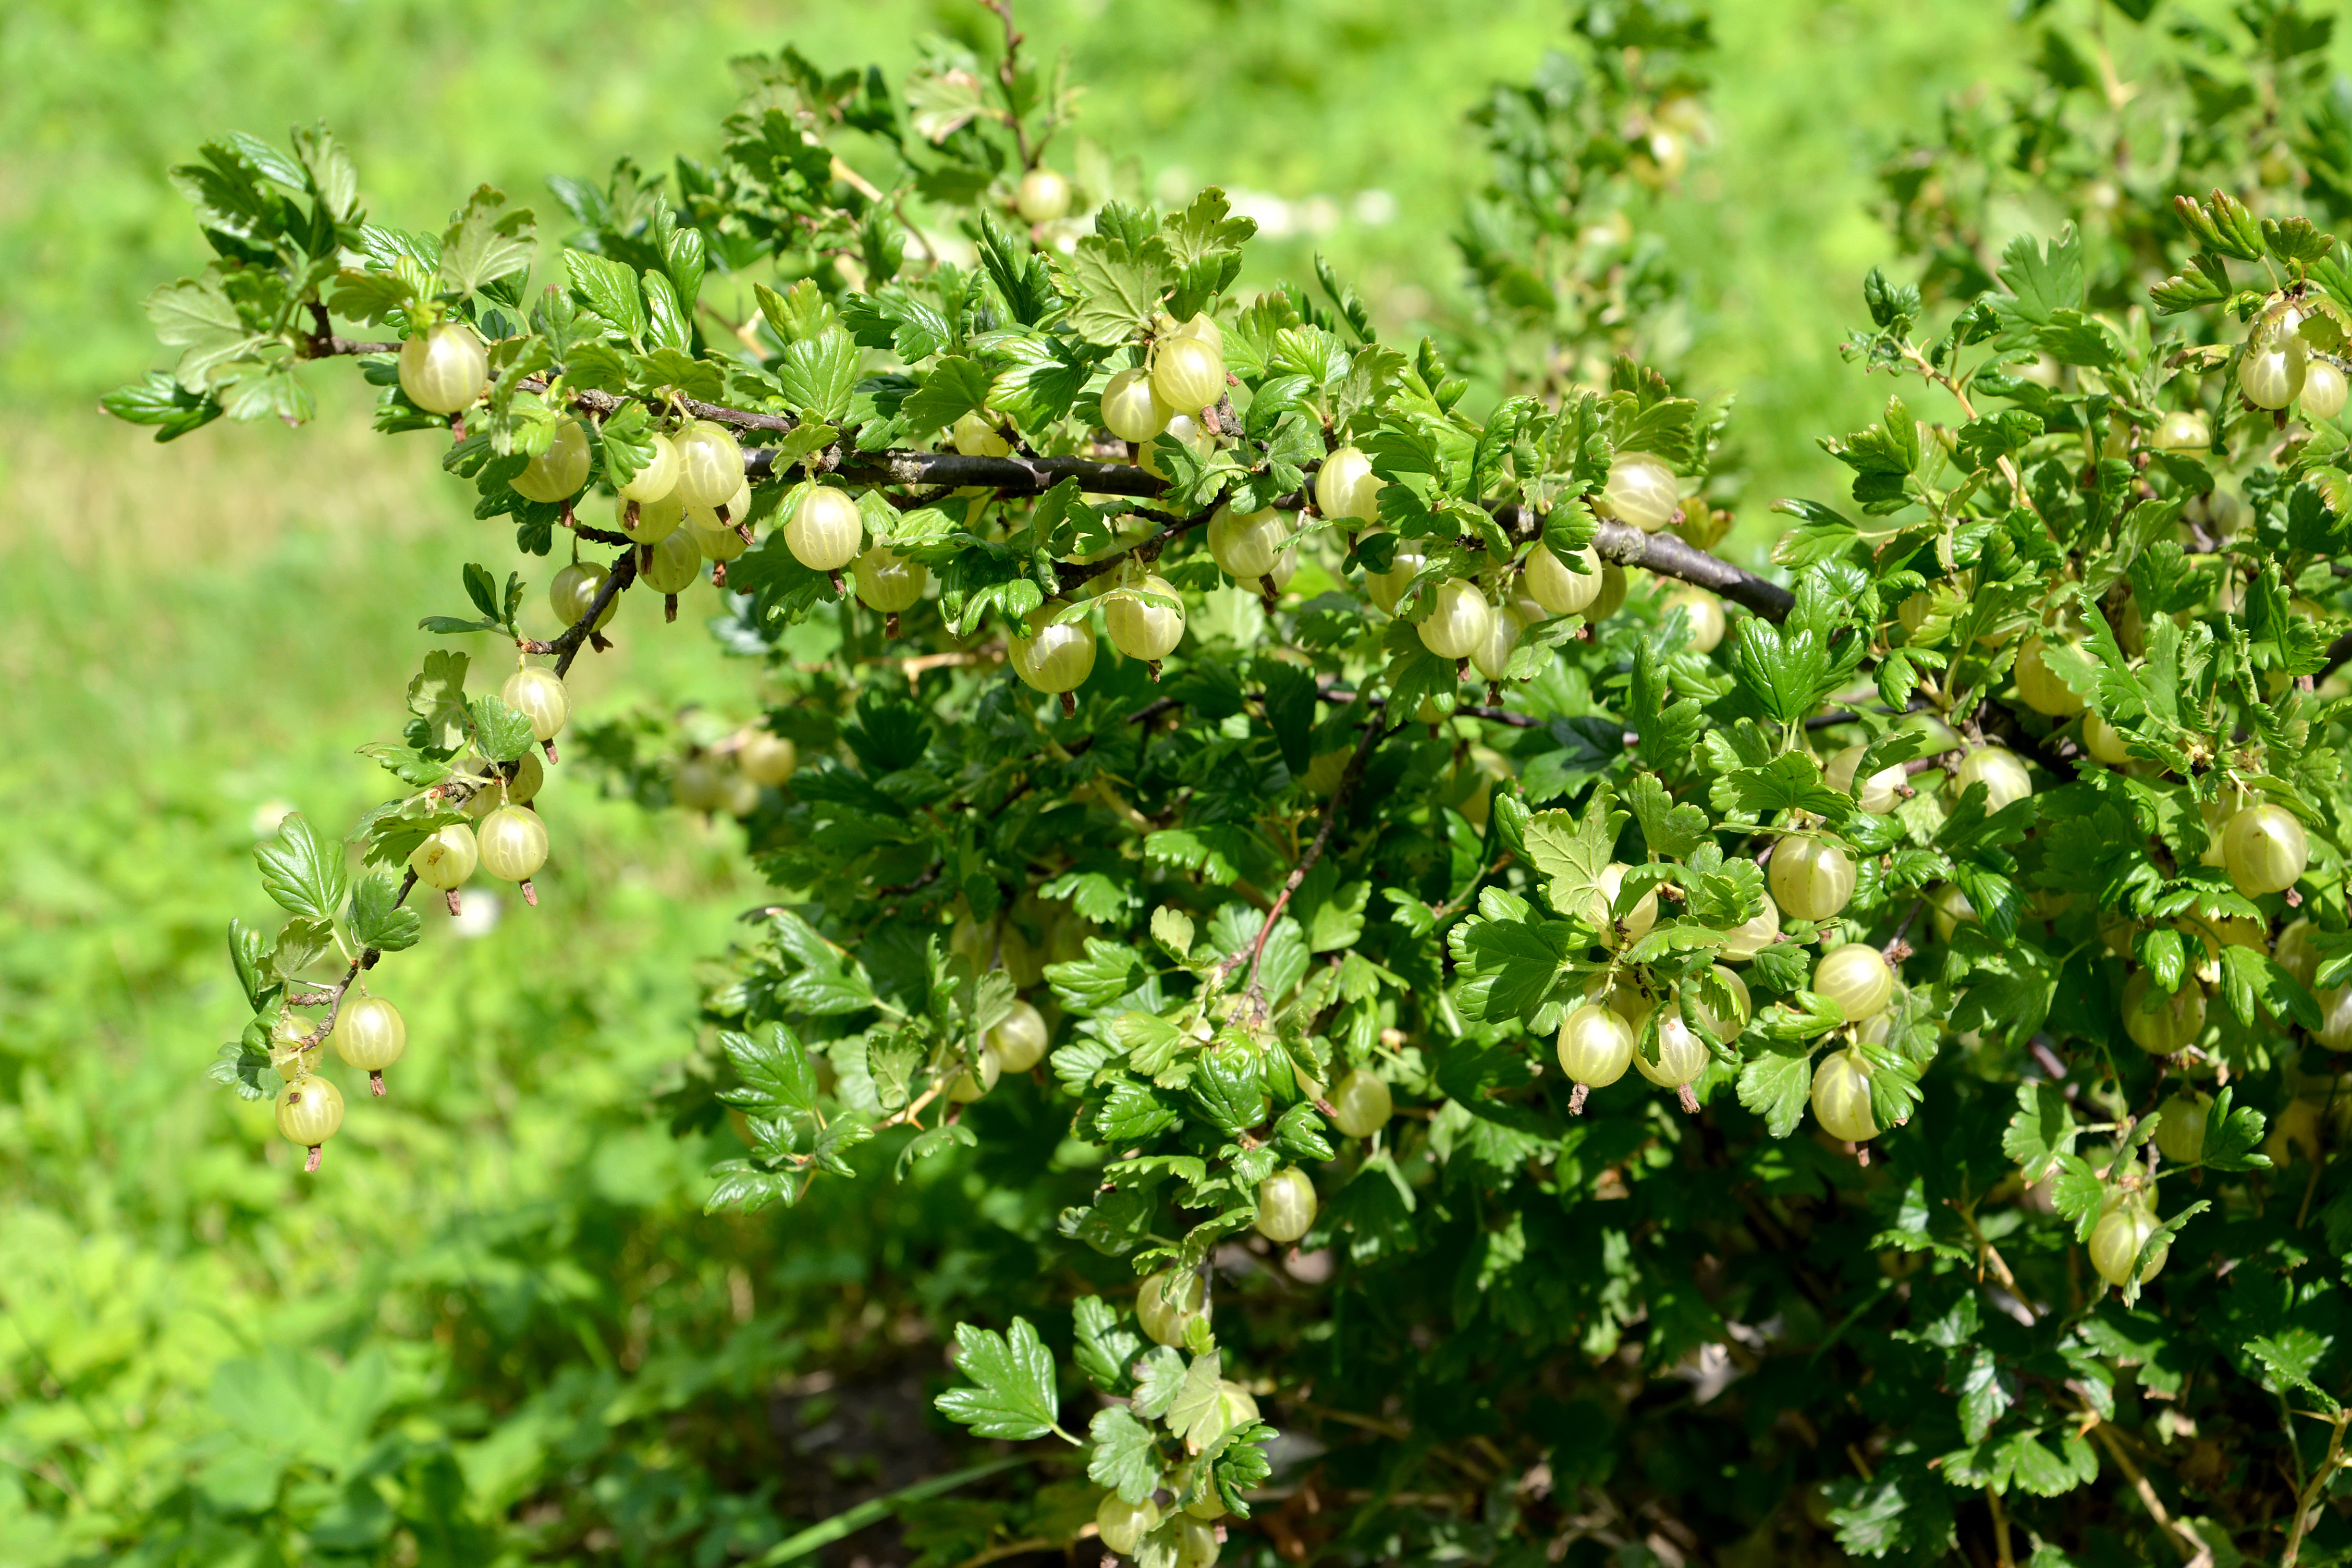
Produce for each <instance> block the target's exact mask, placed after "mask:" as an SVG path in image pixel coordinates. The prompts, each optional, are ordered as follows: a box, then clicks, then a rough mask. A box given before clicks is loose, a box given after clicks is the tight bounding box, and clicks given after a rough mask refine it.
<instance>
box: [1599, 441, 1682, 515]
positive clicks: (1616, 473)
mask: <svg viewBox="0 0 2352 1568" xmlns="http://www.w3.org/2000/svg"><path fill="white" fill-rule="evenodd" d="M1601 505H1602V506H1603V507H1604V508H1605V509H1606V510H1608V512H1609V514H1610V515H1611V516H1612V517H1615V518H1617V519H1619V520H1620V521H1624V522H1630V523H1632V524H1633V526H1634V527H1636V528H1638V529H1640V530H1641V531H1643V532H1644V533H1655V532H1657V531H1659V530H1660V529H1662V528H1664V527H1665V526H1666V524H1667V523H1669V522H1671V521H1674V516H1675V512H1676V511H1677V510H1680V508H1681V506H1682V486H1681V483H1680V481H1678V480H1677V479H1675V470H1674V469H1673V468H1670V467H1668V466H1667V464H1666V461H1665V459H1664V458H1655V457H1653V456H1651V455H1650V454H1649V453H1647V452H1620V453H1619V454H1618V455H1617V457H1616V458H1615V459H1614V460H1613V461H1612V462H1611V464H1610V466H1609V480H1608V483H1607V484H1605V485H1604V486H1602V487H1601Z"/></svg>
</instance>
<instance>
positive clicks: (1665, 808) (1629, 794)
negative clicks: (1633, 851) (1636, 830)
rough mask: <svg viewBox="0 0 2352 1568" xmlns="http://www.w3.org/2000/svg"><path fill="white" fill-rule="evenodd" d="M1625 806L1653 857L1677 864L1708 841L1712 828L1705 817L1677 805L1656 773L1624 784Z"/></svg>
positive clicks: (1694, 809) (1696, 810)
mask: <svg viewBox="0 0 2352 1568" xmlns="http://www.w3.org/2000/svg"><path fill="white" fill-rule="evenodd" d="M1625 804H1626V805H1629V806H1631V807H1633V820H1634V821H1636V822H1638V823H1640V824H1641V825H1642V837H1643V840H1644V841H1646V842H1647V843H1648V845H1649V846H1650V852H1651V853H1652V854H1654V855H1663V856H1664V857H1666V858H1668V859H1673V860H1679V859H1681V858H1683V857H1684V856H1685V855H1688V854H1689V853H1690V852H1691V851H1692V850H1694V849H1696V848H1697V847H1699V846H1700V845H1701V844H1702V843H1705V842H1706V839H1707V837H1708V833H1709V829H1710V828H1711V827H1712V826H1713V825H1712V824H1711V823H1709V822H1708V820H1707V816H1706V812H1704V811H1702V810H1700V809H1699V808H1698V807H1697V806H1696V805H1689V804H1688V803H1685V804H1682V805H1676V804H1675V799H1674V797H1673V796H1672V795H1668V794H1667V793H1666V786H1665V785H1664V784H1661V783H1659V782H1658V776H1657V775H1656V774H1655V773H1636V774H1634V775H1633V778H1632V779H1630V780H1628V781H1627V782H1626V784H1625Z"/></svg>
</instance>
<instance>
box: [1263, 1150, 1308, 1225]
mask: <svg viewBox="0 0 2352 1568" xmlns="http://www.w3.org/2000/svg"><path fill="white" fill-rule="evenodd" d="M1314 1223H1315V1184H1314V1183H1313V1182H1312V1181H1310V1180H1308V1179H1307V1173H1306V1172H1304V1171H1302V1170H1300V1169H1299V1168H1298V1167H1297V1166H1296V1165H1289V1166H1286V1167H1284V1168H1283V1169H1282V1170H1279V1171H1276V1173H1274V1174H1273V1175H1271V1176H1268V1177H1267V1178H1266V1179H1265V1181H1263V1182H1260V1183H1259V1184H1257V1219H1256V1222H1255V1225H1256V1229H1257V1233H1258V1234H1259V1235H1260V1236H1262V1237H1265V1238H1266V1239H1267V1240H1268V1241H1279V1242H1285V1243H1287V1242H1293V1241H1297V1239H1298V1238H1299V1237H1302V1236H1305V1235H1306V1234H1307V1228H1308V1227H1309V1226H1312V1225H1314Z"/></svg>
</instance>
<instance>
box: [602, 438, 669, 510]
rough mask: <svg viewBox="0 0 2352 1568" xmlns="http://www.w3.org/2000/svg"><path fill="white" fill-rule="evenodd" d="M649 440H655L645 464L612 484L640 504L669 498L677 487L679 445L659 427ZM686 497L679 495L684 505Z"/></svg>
mask: <svg viewBox="0 0 2352 1568" xmlns="http://www.w3.org/2000/svg"><path fill="white" fill-rule="evenodd" d="M646 439H647V440H648V441H649V442H650V443H652V447H653V451H652V454H651V455H650V456H648V457H647V458H646V466H645V467H644V468H639V469H638V470H637V471H636V472H635V473H634V474H631V475H630V476H629V477H628V478H627V479H623V480H621V481H620V482H619V483H618V484H616V485H614V487H613V488H614V489H616V490H618V491H620V493H621V499H622V500H633V501H635V502H636V503H637V504H638V505H640V506H642V505H644V504H645V503H646V502H647V501H655V500H666V499H667V497H668V496H669V493H670V492H671V491H672V490H675V489H677V447H676V445H674V444H673V443H672V442H671V440H670V438H669V437H667V436H665V435H663V434H662V433H661V432H660V431H658V430H656V431H655V432H654V433H653V434H652V435H651V436H649V437H646ZM679 500H680V502H681V504H683V502H684V500H685V498H684V497H680V498H679Z"/></svg>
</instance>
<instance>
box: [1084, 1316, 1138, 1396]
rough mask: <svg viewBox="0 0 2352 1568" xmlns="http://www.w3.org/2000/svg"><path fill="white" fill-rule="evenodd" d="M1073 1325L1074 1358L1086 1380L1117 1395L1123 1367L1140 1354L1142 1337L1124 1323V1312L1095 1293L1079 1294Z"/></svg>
mask: <svg viewBox="0 0 2352 1568" xmlns="http://www.w3.org/2000/svg"><path fill="white" fill-rule="evenodd" d="M1072 1316H1073V1318H1074V1319H1075V1321H1076V1328H1077V1352H1076V1361H1077V1363H1078V1370H1079V1371H1080V1372H1082V1373H1086V1374H1087V1381H1088V1382H1089V1383H1092V1384H1094V1385H1095V1386H1096V1387H1097V1388H1098V1389H1100V1390H1101V1391H1102V1392H1103V1393H1105V1394H1117V1393H1118V1391H1119V1390H1120V1389H1121V1388H1123V1387H1125V1386H1126V1384H1127V1381H1128V1373H1127V1369H1128V1367H1129V1365H1131V1364H1132V1363H1134V1361H1135V1358H1136V1357H1137V1356H1139V1355H1140V1354H1142V1353H1143V1336H1142V1335H1141V1334H1139V1333H1137V1332H1136V1331H1134V1330H1133V1329H1130V1328H1129V1327H1128V1326H1127V1322H1128V1320H1127V1315H1126V1314H1125V1313H1123V1312H1121V1311H1120V1310H1118V1308H1116V1307H1114V1306H1112V1305H1111V1304H1110V1303H1109V1302H1108V1301H1106V1300H1103V1299H1102V1298H1101V1297H1099V1296H1081V1297H1079V1298H1078V1299H1077V1300H1076V1303H1074V1305H1073V1307H1072Z"/></svg>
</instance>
